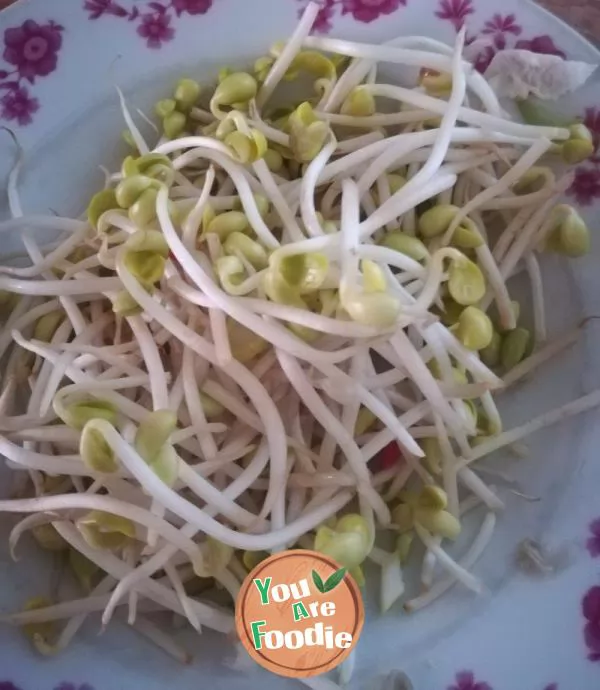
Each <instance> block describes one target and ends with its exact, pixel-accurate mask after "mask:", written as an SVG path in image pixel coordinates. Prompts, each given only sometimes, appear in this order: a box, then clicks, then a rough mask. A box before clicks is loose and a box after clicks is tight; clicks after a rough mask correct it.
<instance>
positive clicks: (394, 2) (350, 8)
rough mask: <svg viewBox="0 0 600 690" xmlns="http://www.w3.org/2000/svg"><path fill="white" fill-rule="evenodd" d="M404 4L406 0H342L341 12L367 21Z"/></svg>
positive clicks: (389, 12) (360, 20)
mask: <svg viewBox="0 0 600 690" xmlns="http://www.w3.org/2000/svg"><path fill="white" fill-rule="evenodd" d="M405 5H406V0H342V14H351V15H352V16H353V17H354V19H356V20H357V21H359V22H366V23H368V22H372V21H374V20H375V19H378V18H379V17H380V16H381V15H384V14H392V12H395V11H396V10H397V9H398V8H399V7H400V6H405Z"/></svg>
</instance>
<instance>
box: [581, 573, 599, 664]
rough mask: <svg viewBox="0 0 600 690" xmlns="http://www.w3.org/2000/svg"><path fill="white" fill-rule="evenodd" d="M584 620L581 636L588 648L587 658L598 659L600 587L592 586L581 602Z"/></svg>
mask: <svg viewBox="0 0 600 690" xmlns="http://www.w3.org/2000/svg"><path fill="white" fill-rule="evenodd" d="M581 608H582V610H583V616H584V618H585V620H586V624H585V628H584V630H583V636H584V639H585V644H586V647H587V648H588V659H589V660H590V661H600V587H599V586H596V587H592V588H591V589H590V590H589V591H588V593H587V594H586V595H585V597H584V598H583V601H582V603H581Z"/></svg>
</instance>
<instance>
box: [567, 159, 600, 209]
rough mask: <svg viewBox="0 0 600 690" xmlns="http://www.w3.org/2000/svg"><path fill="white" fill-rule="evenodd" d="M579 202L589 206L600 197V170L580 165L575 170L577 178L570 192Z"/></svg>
mask: <svg viewBox="0 0 600 690" xmlns="http://www.w3.org/2000/svg"><path fill="white" fill-rule="evenodd" d="M568 193H569V194H570V195H571V196H574V197H575V199H576V200H577V203H578V204H581V205H582V206H589V205H590V204H591V203H592V201H593V200H594V199H597V198H599V197H600V170H598V169H597V168H588V167H584V166H580V167H579V168H577V170H576V171H575V179H574V180H573V184H572V185H571V187H570V188H569V192H568Z"/></svg>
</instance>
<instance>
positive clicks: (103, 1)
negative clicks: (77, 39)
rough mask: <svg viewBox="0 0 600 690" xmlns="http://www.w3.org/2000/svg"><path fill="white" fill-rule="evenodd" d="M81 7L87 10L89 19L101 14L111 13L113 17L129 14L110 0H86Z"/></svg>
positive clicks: (96, 17)
mask: <svg viewBox="0 0 600 690" xmlns="http://www.w3.org/2000/svg"><path fill="white" fill-rule="evenodd" d="M83 9H85V10H87V11H88V12H89V16H90V19H98V18H99V17H101V16H102V15H103V14H112V15H113V16H114V17H127V15H128V14H129V12H127V10H126V9H125V8H124V7H121V6H120V5H117V4H116V3H115V2H112V0H86V1H85V3H84V5H83Z"/></svg>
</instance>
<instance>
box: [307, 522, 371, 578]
mask: <svg viewBox="0 0 600 690" xmlns="http://www.w3.org/2000/svg"><path fill="white" fill-rule="evenodd" d="M314 548H315V551H320V552H321V553H324V554H325V555H327V556H330V557H331V558H333V559H334V560H335V561H337V562H338V563H340V564H341V565H343V566H345V567H346V568H354V567H356V566H358V565H360V564H361V563H362V562H363V561H364V560H365V558H366V557H367V555H368V553H369V551H370V550H371V536H370V534H369V528H368V525H367V523H366V521H365V519H364V518H363V517H362V516H361V515H356V514H348V515H344V516H343V517H342V518H340V520H338V521H337V523H336V524H335V529H332V528H331V527H326V526H322V527H319V529H318V530H317V533H316V535H315V546H314Z"/></svg>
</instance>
